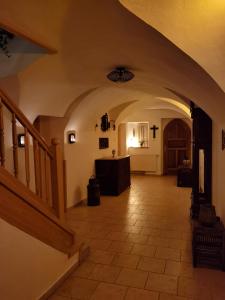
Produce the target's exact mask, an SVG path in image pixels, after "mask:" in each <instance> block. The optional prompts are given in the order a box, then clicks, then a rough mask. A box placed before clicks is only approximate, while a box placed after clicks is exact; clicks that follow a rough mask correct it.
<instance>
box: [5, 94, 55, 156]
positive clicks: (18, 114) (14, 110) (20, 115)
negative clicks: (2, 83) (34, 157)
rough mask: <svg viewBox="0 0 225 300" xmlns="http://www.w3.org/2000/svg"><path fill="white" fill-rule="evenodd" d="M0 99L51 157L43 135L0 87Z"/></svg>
mask: <svg viewBox="0 0 225 300" xmlns="http://www.w3.org/2000/svg"><path fill="white" fill-rule="evenodd" d="M0 99H1V100H2V102H3V103H4V105H5V106H6V107H7V108H8V109H9V110H10V111H11V112H12V113H15V115H16V117H17V119H18V120H19V121H20V123H21V124H22V125H23V126H24V127H26V128H27V129H28V131H29V133H30V134H31V135H32V136H33V137H34V138H35V139H36V140H37V141H38V143H39V144H40V145H41V147H42V148H43V149H44V150H45V151H47V153H48V155H49V156H50V157H51V158H52V157H53V155H52V152H51V151H50V150H49V147H48V145H47V143H46V141H45V140H44V138H43V137H41V136H40V133H39V132H38V131H37V129H36V128H35V127H34V126H33V125H32V124H31V123H30V121H29V120H28V119H27V117H26V116H25V115H24V114H23V113H22V112H21V111H20V110H19V108H18V107H17V106H16V105H15V104H14V103H13V101H12V100H11V99H10V97H9V96H8V95H6V94H5V93H4V92H3V91H2V90H1V89H0Z"/></svg>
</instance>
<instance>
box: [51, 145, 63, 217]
mask: <svg viewBox="0 0 225 300" xmlns="http://www.w3.org/2000/svg"><path fill="white" fill-rule="evenodd" d="M52 152H53V161H52V196H53V197H52V198H53V207H54V209H55V210H56V213H57V216H58V217H59V218H60V219H64V205H65V204H64V203H65V199H64V195H65V194H64V178H63V174H64V172H63V157H62V149H61V144H60V140H59V139H52Z"/></svg>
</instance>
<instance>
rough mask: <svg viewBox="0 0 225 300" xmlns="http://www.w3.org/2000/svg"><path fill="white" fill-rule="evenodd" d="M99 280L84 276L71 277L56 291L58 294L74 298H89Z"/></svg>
mask: <svg viewBox="0 0 225 300" xmlns="http://www.w3.org/2000/svg"><path fill="white" fill-rule="evenodd" d="M98 284H99V282H97V281H94V280H89V279H84V278H78V277H72V278H70V279H68V280H66V281H65V283H64V284H63V285H62V286H61V287H60V288H59V290H58V291H57V294H58V295H61V296H67V297H72V298H75V299H80V300H86V299H90V297H91V295H92V294H93V292H94V291H95V289H96V287H97V286H98Z"/></svg>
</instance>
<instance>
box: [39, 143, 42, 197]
mask: <svg viewBox="0 0 225 300" xmlns="http://www.w3.org/2000/svg"><path fill="white" fill-rule="evenodd" d="M38 164H39V182H40V195H39V196H40V197H41V198H42V197H43V186H42V156H41V147H40V146H39V147H38Z"/></svg>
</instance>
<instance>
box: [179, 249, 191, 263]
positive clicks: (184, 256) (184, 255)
mask: <svg viewBox="0 0 225 300" xmlns="http://www.w3.org/2000/svg"><path fill="white" fill-rule="evenodd" d="M181 261H184V262H187V263H192V253H191V250H181Z"/></svg>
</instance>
